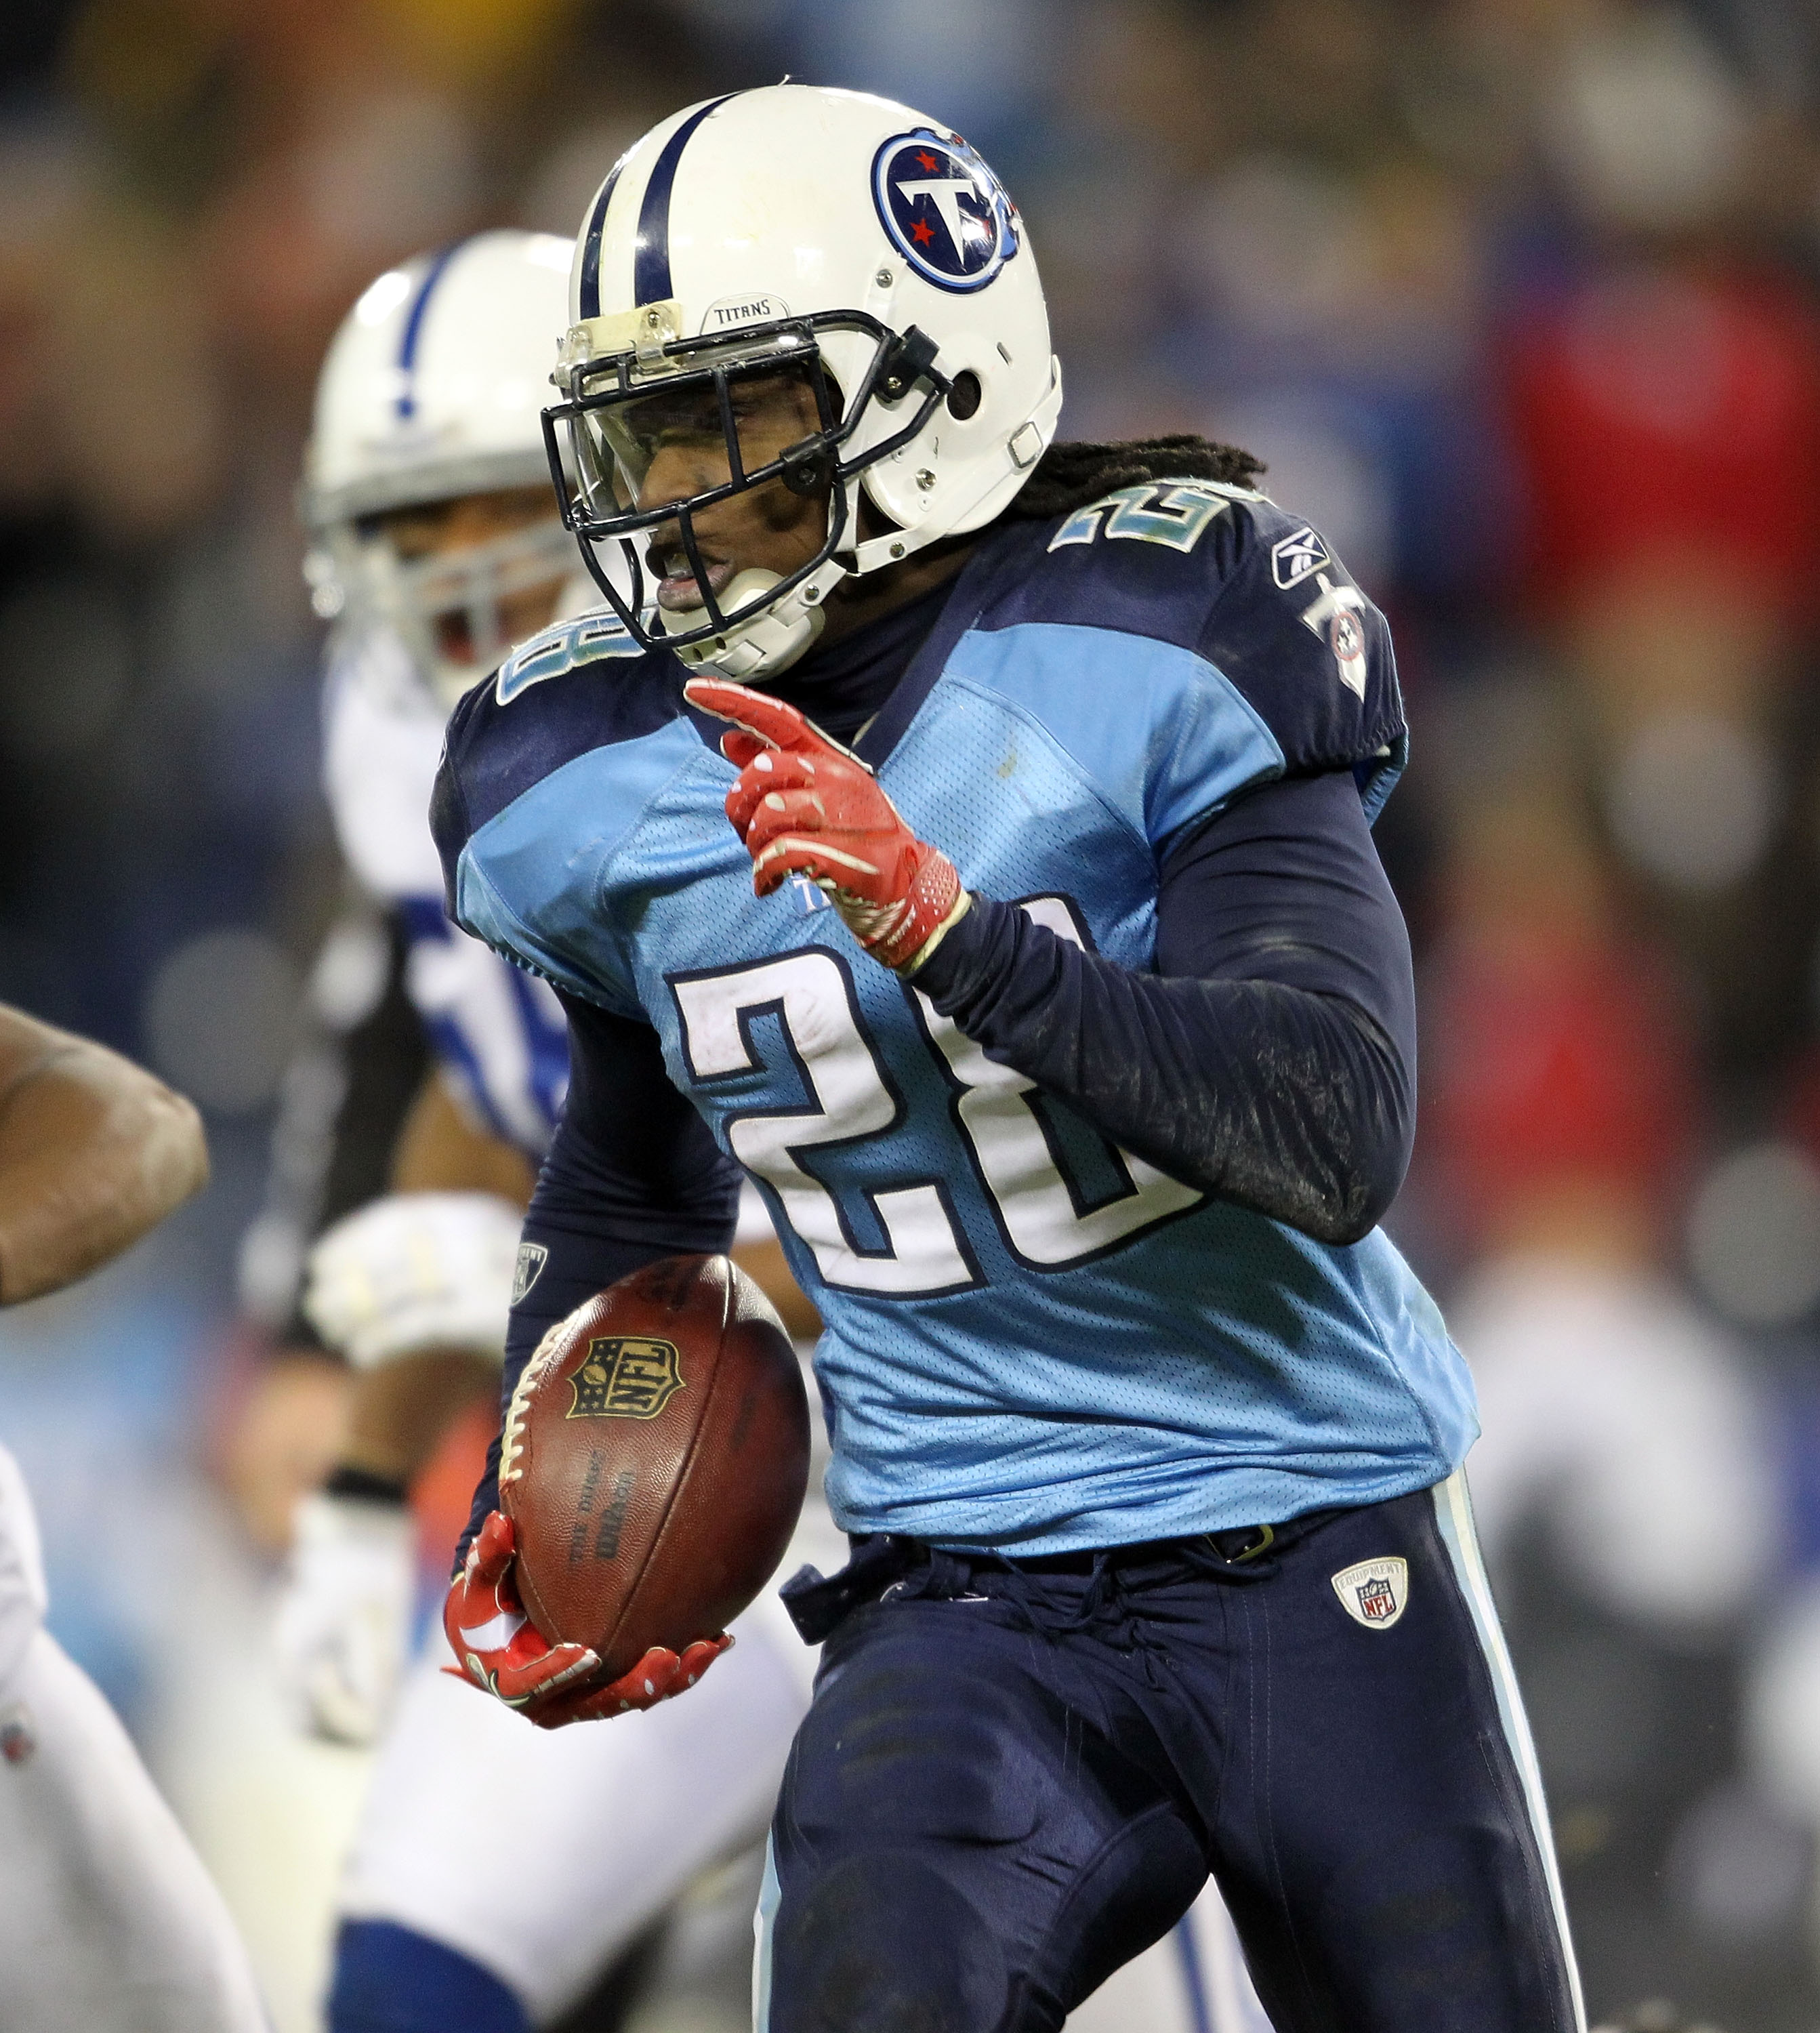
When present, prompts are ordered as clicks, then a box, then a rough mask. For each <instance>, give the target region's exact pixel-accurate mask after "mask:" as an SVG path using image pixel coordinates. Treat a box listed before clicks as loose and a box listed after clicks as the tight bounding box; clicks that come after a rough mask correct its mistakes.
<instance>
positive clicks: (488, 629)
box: [301, 231, 574, 705]
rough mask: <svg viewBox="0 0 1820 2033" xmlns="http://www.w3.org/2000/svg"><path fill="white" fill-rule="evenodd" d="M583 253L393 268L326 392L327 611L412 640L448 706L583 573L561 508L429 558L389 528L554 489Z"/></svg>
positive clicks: (317, 564) (317, 570) (316, 459)
mask: <svg viewBox="0 0 1820 2033" xmlns="http://www.w3.org/2000/svg"><path fill="white" fill-rule="evenodd" d="M572 249H573V243H572V242H571V241H567V240H564V239H560V238H557V237H556V235H555V234H547V233H519V232H507V231H500V232H492V233H481V234H476V235H475V236H474V238H472V239H470V240H463V241H458V242H457V243H456V245H454V246H453V247H449V248H445V249H443V251H442V252H441V253H436V254H425V255H420V256H418V258H417V259H416V260H413V261H410V262H407V263H406V264H405V265H404V266H403V268H391V269H388V270H387V271H386V272H385V274H384V275H381V276H380V278H379V279H378V280H377V281H376V282H375V283H373V284H372V285H371V286H369V288H368V289H367V290H366V292H365V294H364V295H363V296H362V297H361V299H360V301H359V302H358V303H357V304H356V305H354V309H352V310H351V311H350V313H348V315H347V316H346V319H345V320H343V324H342V327H341V329H340V330H339V331H338V332H337V333H336V334H335V339H334V341H333V343H332V344H331V346H330V347H329V350H328V358H327V359H326V360H325V361H324V363H323V369H322V373H321V376H320V379H319V380H318V381H317V384H316V417H315V427H314V430H313V434H312V436H311V438H310V441H309V448H308V450H307V451H306V452H305V456H304V473H303V487H302V497H301V498H302V510H303V515H304V519H305V522H306V523H307V524H308V526H309V530H310V533H311V535H312V537H313V539H314V542H313V546H312V548H311V552H310V554H309V558H308V559H307V560H306V561H305V567H304V571H305V576H306V578H309V582H310V585H311V590H312V595H313V600H314V603H315V605H316V611H317V612H318V613H320V614H321V615H323V616H324V617H325V618H328V619H332V618H334V617H335V616H337V615H339V614H340V613H342V612H343V611H344V609H345V610H346V612H348V614H349V616H350V620H354V621H356V622H377V623H382V624H384V625H385V626H387V627H391V628H392V629H394V630H395V631H397V633H398V634H399V635H400V636H401V637H402V638H403V640H404V642H405V644H406V647H407V648H408V650H410V653H411V656H412V657H413V659H414V661H415V662H416V664H417V665H418V668H419V669H420V670H421V672H422V673H423V675H424V676H425V677H426V678H427V679H428V680H429V681H430V683H432V685H433V687H434V688H435V689H436V692H437V694H438V695H439V696H440V697H441V698H442V699H443V700H444V703H445V704H448V705H452V704H453V703H454V702H455V699H456V698H459V696H460V695H461V694H462V692H463V691H466V689H467V688H468V687H469V686H470V685H471V684H473V683H474V681H475V680H476V679H477V678H478V677H481V676H484V675H485V672H488V671H489V670H490V669H491V668H492V667H493V665H496V663H497V662H498V661H500V657H502V656H504V653H505V652H506V651H507V650H508V649H509V648H510V647H511V643H510V642H509V641H507V639H506V638H505V635H504V631H503V629H502V628H501V626H500V603H501V601H504V600H505V599H506V598H507V597H509V596H511V594H513V593H519V592H522V591H525V590H527V589H529V588H530V587H533V586H543V585H547V584H551V583H552V582H561V581H562V580H563V579H564V578H565V577H567V575H568V573H569V571H570V569H571V567H572V566H573V563H574V554H573V552H572V551H571V548H570V547H569V538H568V537H567V534H566V533H565V532H564V528H563V524H562V521H561V519H560V515H559V513H558V508H557V504H556V500H554V499H553V498H552V501H551V504H550V514H549V520H548V522H536V523H533V524H530V525H529V526H526V527H524V528H522V529H518V530H513V531H512V532H511V534H508V535H505V536H501V537H495V538H492V539H491V540H490V541H485V542H482V543H477V544H474V545H470V546H467V547H466V548H462V549H460V550H458V551H454V552H444V553H442V554H440V555H438V556H433V557H426V558H421V559H418V560H406V559H403V558H402V557H400V556H399V554H398V552H396V551H395V548H393V546H392V545H391V542H390V541H389V540H388V538H387V537H386V535H385V534H384V530H382V529H380V527H379V526H378V524H377V519H378V518H379V517H380V516H383V515H385V514H386V513H387V512H388V511H391V510H394V509H399V508H407V507H423V506H427V505H428V504H432V503H435V502H441V501H448V500H454V499H455V498H456V497H457V496H462V495H470V494H483V493H489V492H492V491H493V490H495V489H504V488H518V487H530V486H540V487H541V486H547V485H549V479H550V464H549V456H548V454H547V452H546V450H545V438H544V431H543V426H542V423H541V416H540V412H541V409H542V406H543V404H544V402H545V401H546V400H547V399H548V398H549V386H550V384H549V374H550V369H551V366H552V364H553V363H554V361H555V359H556V348H557V346H558V343H559V342H560V340H561V338H562V335H563V331H564V327H565V326H566V325H567V322H568V317H567V278H568V273H569V269H570V267H571V256H572ZM451 620H455V621H459V624H460V625H459V626H456V627H451V626H449V625H448V623H449V622H450V621H451ZM439 624H440V625H439ZM451 638H452V639H453V640H454V642H455V644H456V645H457V646H459V653H451V647H450V643H451Z"/></svg>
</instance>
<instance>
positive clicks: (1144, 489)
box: [1049, 480, 1232, 551]
mask: <svg viewBox="0 0 1820 2033" xmlns="http://www.w3.org/2000/svg"><path fill="white" fill-rule="evenodd" d="M1231 506H1232V497H1231V496H1230V495H1229V494H1226V493H1225V492H1223V491H1222V490H1220V489H1219V488H1218V487H1217V485H1216V483H1215V482H1213V481H1196V480H1190V481H1182V482H1180V483H1179V484H1176V485H1171V484H1170V482H1169V481H1152V480H1147V481H1141V482H1140V483H1139V485H1137V486H1135V487H1120V488H1115V489H1114V490H1113V492H1111V493H1110V494H1108V495H1106V496H1103V498H1102V499H1101V500H1098V501H1095V502H1092V503H1090V504H1088V507H1084V508H1077V509H1076V510H1075V511H1074V513H1073V515H1070V516H1069V519H1068V520H1067V521H1066V522H1064V523H1063V524H1062V527H1061V528H1060V529H1059V530H1057V531H1056V533H1055V534H1054V536H1053V537H1050V540H1049V548H1050V550H1052V551H1058V550H1060V549H1061V548H1062V546H1063V545H1065V544H1091V543H1092V541H1093V540H1094V538H1095V537H1097V536H1098V535H1099V532H1100V519H1101V518H1102V517H1104V518H1105V527H1106V534H1107V536H1108V537H1133V538H1136V539H1137V541H1140V542H1142V543H1147V544H1166V545H1168V547H1169V548H1170V550H1172V551H1192V550H1193V548H1194V547H1195V545H1196V544H1198V543H1199V542H1200V540H1201V538H1202V537H1204V536H1205V535H1206V534H1207V530H1208V524H1209V523H1211V522H1212V521H1213V519H1214V518H1215V516H1216V515H1223V514H1224V513H1225V512H1226V510H1227V509H1228V508H1230V507H1231ZM1108 509H1110V511H1111V513H1110V515H1108V514H1107V510H1108Z"/></svg>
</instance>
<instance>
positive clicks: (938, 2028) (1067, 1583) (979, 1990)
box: [757, 1475, 1585, 2033]
mask: <svg viewBox="0 0 1820 2033" xmlns="http://www.w3.org/2000/svg"><path fill="white" fill-rule="evenodd" d="M883 1543H885V1544H889V1545H890V1546H892V1547H893V1548H897V1547H901V1546H902V1545H903V1544H904V1542H901V1541H891V1542H883ZM1233 1543H1234V1542H1233V1541H1232V1540H1231V1539H1230V1537H1228V1538H1227V1539H1226V1540H1225V1541H1223V1544H1226V1546H1227V1548H1228V1550H1231V1549H1232V1547H1233ZM878 1544H880V1542H876V1541H875V1542H872V1546H873V1550H874V1553H875V1552H876V1548H877V1547H878ZM1398 1559H1400V1560H1402V1561H1403V1562H1405V1563H1406V1569H1405V1570H1404V1576H1405V1578H1406V1593H1402V1594H1401V1597H1400V1607H1399V1589H1397V1587H1396V1586H1395V1579H1394V1577H1395V1570H1394V1568H1391V1569H1390V1570H1388V1572H1389V1573H1390V1574H1391V1576H1392V1577H1393V1579H1392V1581H1391V1585H1390V1586H1388V1587H1387V1586H1386V1584H1385V1582H1384V1580H1383V1578H1382V1574H1383V1573H1384V1571H1383V1570H1380V1572H1379V1574H1376V1575H1374V1574H1371V1573H1369V1572H1368V1573H1367V1574H1365V1575H1363V1576H1355V1577H1353V1578H1352V1579H1351V1581H1350V1584H1349V1586H1350V1589H1351V1591H1352V1594H1353V1597H1354V1607H1355V1608H1356V1610H1357V1612H1358V1613H1357V1614H1354V1613H1350V1612H1349V1610H1348V1608H1347V1607H1346V1604H1345V1603H1344V1602H1343V1599H1342V1595H1341V1593H1340V1591H1339V1589H1336V1587H1335V1582H1334V1578H1335V1576H1336V1575H1344V1574H1346V1571H1347V1570H1349V1569H1350V1568H1353V1567H1356V1566H1360V1565H1361V1564H1363V1563H1379V1562H1384V1561H1391V1562H1394V1561H1395V1560H1398ZM865 1562H866V1552H865V1549H862V1552H861V1554H860V1555H859V1557H858V1559H857V1560H856V1566H855V1567H852V1568H849V1569H848V1570H847V1573H846V1576H843V1577H841V1578H838V1579H839V1580H841V1581H845V1580H846V1579H847V1578H848V1577H857V1575H858V1574H859V1571H861V1570H862V1569H863V1567H864V1565H865ZM1039 1564H1040V1563H1039ZM882 1586H883V1587H884V1593H883V1595H882V1598H881V1597H879V1595H878V1589H871V1590H870V1591H869V1592H870V1593H871V1594H872V1595H873V1597H874V1599H873V1600H871V1601H862V1602H861V1603H860V1604H859V1606H857V1607H856V1608H852V1610H850V1611H849V1612H848V1614H847V1615H846V1616H844V1618H843V1619H842V1620H841V1622H840V1623H838V1624H837V1626H836V1627H835V1629H834V1631H833V1634H832V1635H831V1636H830V1637H829V1639H828V1641H827V1643H826V1647H825V1649H824V1651H823V1654H822V1669H821V1673H820V1676H819V1679H818V1683H817V1687H816V1693H815V1705H814V1706H813V1707H812V1708H811V1711H810V1713H809V1715H808V1717H807V1720H805V1721H804V1723H803V1727H802V1729H801V1730H800V1732H799V1733H798V1735H797V1738H796V1747H795V1749H794V1750H793V1751H792V1755H791V1759H790V1763H789V1767H788V1772H787V1773H786V1776H785V1781H784V1788H783V1792H782V1794H781V1796H780V1799H779V1802H778V1806H777V1815H776V1818H775V1820H774V1821H773V1825H772V1863H771V1870H770V1875H769V1877H768V1880H767V1883H766V1893H765V1898H764V1900H763V1903H762V1906H761V1908H760V1923H759V1925H760V1935H759V1949H758V2022H757V2023H758V2033H1052V2029H1054V2028H1055V2027H1059V2026H1060V2025H1061V2024H1062V2020H1063V2018H1064V2016H1065V2014H1066V2013H1067V2012H1068V2011H1069V2009H1071V2008H1072V2007H1073V2005H1076V2004H1077V2003H1078V2002H1079V2001H1080V2000H1081V1999H1082V1998H1083V1997H1085V1996H1086V1995H1087V1994H1088V1993H1089V1992H1091V1991H1092V1990H1094V1989H1095V1987H1096V1986H1098V1985H1099V1982H1101V1981H1102V1979H1104V1978H1105V1977H1106V1975H1107V1974H1108V1973H1109V1972H1110V1971H1112V1970H1113V1969H1114V1968H1115V1967H1118V1965H1119V1964H1122V1963H1123V1962H1125V1961H1127V1960H1129V1958H1130V1957H1131V1956H1133V1955H1136V1954H1137V1953H1139V1952H1140V1950H1141V1949H1144V1948H1145V1947H1146V1946H1148V1944H1149V1943H1151V1942H1152V1941H1155V1939H1157V1938H1158V1937H1159V1936H1160V1935H1161V1934H1163V1932H1164V1931H1165V1930H1167V1928H1168V1927H1169V1926H1171V1925H1172V1924H1173V1923H1174V1921H1175V1920H1176V1919H1178V1916H1179V1915H1181V1914H1182V1912H1183V1911H1185V1909H1186V1908H1187V1907H1188V1905H1189V1903H1190V1901H1191V1900H1193V1898H1194V1896H1195V1895H1196V1893H1197V1892H1198V1891H1199V1889H1200V1886H1201V1884H1202V1882H1203V1881H1204V1878H1205V1877H1206V1875H1207V1874H1208V1871H1209V1870H1211V1871H1212V1873H1213V1874H1214V1875H1215V1878H1217V1879H1218V1881H1219V1886H1220V1889H1221V1890H1222V1892H1223V1893H1224V1895H1225V1897H1226V1904H1227V1905H1228V1907H1229V1908H1230V1911H1231V1913H1232V1916H1233V1919H1234V1923H1236V1925H1237V1926H1238V1931H1239V1934H1240V1938H1241V1940H1242V1941H1243V1942H1244V1945H1245V1956H1246V1960H1247V1961H1248V1962H1249V1965H1250V1968H1251V1973H1252V1977H1253V1982H1255V1984H1256V1987H1257V1990H1258V1994H1259V1995H1260V1997H1261V1998H1262V2000H1263V2001H1264V2005H1265V2007H1266V2009H1268V2012H1270V2015H1271V2020H1272V2023H1273V2024H1274V2025H1275V2027H1276V2028H1277V2033H1575V2029H1579V2028H1583V2027H1584V2024H1585V2020H1584V2018H1583V2016H1582V2009H1581V2006H1580V2001H1579V1994H1578V1979H1577V1978H1576V1976H1575V1973H1574V1969H1573V1963H1572V1958H1571V1951H1570V1949H1569V1948H1568V1945H1567V1935H1566V1927H1565V1922H1564V1919H1563V1913H1562V1909H1561V1904H1560V1889H1559V1884H1558V1881H1557V1878H1556V1871H1555V1864H1554V1858H1553V1854H1552V1849H1551V1848H1550V1844H1549V1838H1548V1827H1547V1822H1546V1819H1545V1813H1544V1810H1543V1806H1542V1802H1541V1788H1540V1784H1539V1783H1538V1780H1537V1773H1536V1768H1535V1758H1534V1751H1533V1750H1532V1749H1531V1747H1530V1740H1529V1732H1528V1729H1527V1727H1526V1724H1525V1723H1524V1720H1523V1717H1522V1709H1521V1707H1520V1706H1519V1702H1518V1698H1517V1692H1516V1687H1515V1682H1514V1680H1513V1679H1512V1677H1511V1670H1510V1665H1509V1661H1508V1658H1507V1655H1506V1653H1505V1651H1504V1642H1503V1639H1502V1638H1501V1636H1500V1634H1499V1631H1498V1628H1497V1623H1496V1616H1495V1613H1494V1612H1493V1610H1492V1601H1491V1596H1490V1592H1489V1589H1488V1588H1487V1587H1486V1586H1485V1574H1484V1570H1483V1568H1482V1567H1481V1564H1480V1562H1479V1558H1478V1552H1477V1544H1476V1543H1475V1541H1474V1537H1473V1532H1472V1522H1471V1514H1470V1510H1469V1508H1468V1506H1467V1501H1466V1486H1465V1483H1464V1480H1463V1478H1462V1477H1459V1476H1457V1475H1456V1476H1455V1477H1451V1478H1450V1479H1449V1481H1447V1482H1444V1483H1442V1484H1440V1485H1438V1486H1437V1487H1436V1488H1434V1489H1432V1490H1429V1491H1424V1492H1420V1493H1418V1494H1417V1495H1414V1496H1405V1497H1400V1498H1398V1499H1395V1500H1394V1501H1392V1502H1391V1503H1380V1504H1376V1505H1372V1506H1369V1507H1365V1508H1364V1509H1360V1510H1352V1511H1332V1512H1329V1513H1327V1514H1324V1516H1323V1517H1322V1518H1320V1519H1318V1520H1317V1521H1314V1522H1311V1523H1309V1524H1308V1525H1307V1526H1305V1527H1304V1528H1303V1529H1301V1530H1300V1531H1299V1532H1298V1529H1296V1527H1294V1526H1290V1527H1286V1528H1285V1529H1283V1532H1282V1533H1281V1534H1280V1536H1279V1542H1278V1543H1277V1544H1275V1545H1273V1546H1271V1548H1268V1550H1267V1551H1266V1552H1264V1553H1263V1554H1262V1555H1261V1556H1258V1557H1256V1558H1253V1559H1247V1560H1243V1561H1238V1562H1233V1561H1229V1560H1227V1559H1223V1558H1222V1557H1221V1556H1220V1554H1219V1551H1218V1549H1217V1548H1215V1547H1213V1546H1212V1545H1211V1544H1207V1543H1206V1542H1195V1543H1193V1544H1191V1545H1185V1546H1183V1547H1181V1548H1172V1549H1170V1550H1168V1551H1167V1552H1162V1553H1159V1554H1158V1555H1156V1556H1154V1557H1151V1558H1148V1559H1119V1560H1114V1561H1103V1562H1101V1563H1099V1566H1098V1567H1097V1568H1096V1570H1095V1571H1094V1572H1092V1573H1091V1574H1073V1573H1057V1572H1053V1571H1050V1572H1038V1573H1031V1572H1028V1571H1017V1570H1014V1569H1012V1568H1010V1567H1007V1566H1006V1565H1005V1563H1002V1562H996V1561H993V1560H991V1559H972V1558H970V1557H968V1556H959V1555H950V1554H941V1553H937V1554H935V1555H934V1556H932V1557H923V1556H921V1555H920V1553H918V1554H917V1555H916V1556H914V1564H912V1565H910V1566H909V1571H908V1572H907V1573H904V1574H901V1577H900V1578H898V1579H897V1580H896V1581H894V1582H893V1581H892V1580H890V1578H889V1574H886V1576H885V1577H884V1578H883V1582H882ZM1361 1589H1363V1590H1364V1591H1365V1593H1364V1597H1363V1598H1362V1599H1361V1595H1360V1590H1361ZM1361 1619H1364V1620H1361Z"/></svg>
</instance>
